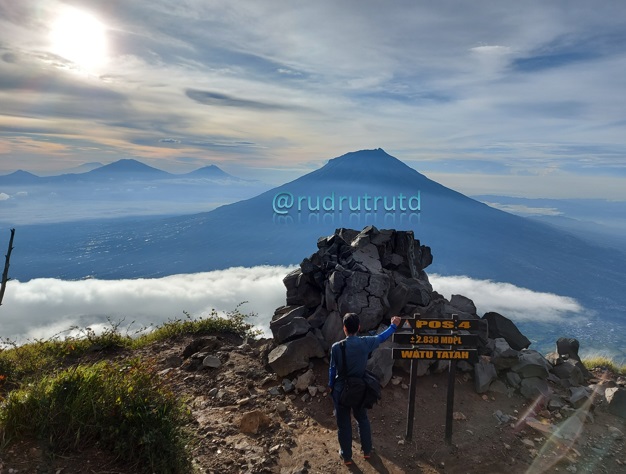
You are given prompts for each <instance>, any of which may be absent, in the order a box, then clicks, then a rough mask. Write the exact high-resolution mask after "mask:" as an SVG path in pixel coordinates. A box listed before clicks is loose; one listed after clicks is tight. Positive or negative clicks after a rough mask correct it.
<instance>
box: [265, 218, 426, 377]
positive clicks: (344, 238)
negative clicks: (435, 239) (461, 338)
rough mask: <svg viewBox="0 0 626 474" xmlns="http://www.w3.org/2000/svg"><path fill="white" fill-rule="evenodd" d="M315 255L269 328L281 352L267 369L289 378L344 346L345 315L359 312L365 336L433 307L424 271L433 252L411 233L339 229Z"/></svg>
mask: <svg viewBox="0 0 626 474" xmlns="http://www.w3.org/2000/svg"><path fill="white" fill-rule="evenodd" d="M317 247H318V249H319V250H318V251H317V252H316V253H314V254H313V255H311V256H310V257H309V258H305V259H304V260H303V261H302V263H301V264H300V268H298V269H297V270H295V271H293V272H292V273H290V274H289V275H287V276H286V277H285V278H284V280H283V282H284V284H285V286H286V288H287V304H286V306H282V307H280V308H278V309H277V310H276V312H275V314H274V317H273V318H272V321H271V323H270V329H271V330H272V334H273V335H274V339H275V341H276V342H277V343H279V344H280V345H279V346H278V347H277V348H276V349H275V350H274V351H272V353H271V354H270V360H269V363H270V366H271V367H272V368H273V369H274V370H275V371H276V372H277V373H278V374H279V375H287V374H289V373H290V372H293V371H294V370H297V369H300V368H304V367H306V366H307V365H308V360H309V358H310V357H323V356H324V355H325V353H326V351H327V350H328V348H329V346H330V345H331V344H333V343H334V342H336V341H338V340H340V339H342V338H343V337H344V336H343V330H342V316H343V315H344V314H345V313H348V312H352V313H357V314H358V315H359V317H360V320H361V330H362V331H371V330H376V329H377V328H378V327H379V325H380V324H381V323H382V322H384V321H388V320H389V318H390V317H391V316H392V315H395V314H405V315H409V314H413V313H415V312H416V310H417V309H418V307H419V308H424V307H426V306H428V305H429V303H430V302H431V299H432V296H431V295H433V290H432V287H431V285H430V283H429V282H428V277H427V275H426V273H425V272H424V268H426V267H427V266H428V265H430V263H431V262H432V255H431V252H430V248H429V247H426V246H423V245H420V242H419V240H415V238H414V236H413V232H411V231H395V230H380V231H379V230H378V229H376V227H373V226H369V227H366V228H365V229H363V231H362V232H358V231H356V230H352V229H338V230H337V231H336V232H335V233H334V234H333V235H331V236H329V237H324V238H321V239H319V241H318V242H317Z"/></svg>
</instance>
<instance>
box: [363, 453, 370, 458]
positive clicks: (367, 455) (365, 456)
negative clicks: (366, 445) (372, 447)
mask: <svg viewBox="0 0 626 474" xmlns="http://www.w3.org/2000/svg"><path fill="white" fill-rule="evenodd" d="M371 457H372V453H363V459H369V458H371Z"/></svg>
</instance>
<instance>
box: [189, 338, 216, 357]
mask: <svg viewBox="0 0 626 474" xmlns="http://www.w3.org/2000/svg"><path fill="white" fill-rule="evenodd" d="M221 345H222V343H221V341H220V340H219V339H218V338H217V337H215V336H209V337H204V338H201V339H194V340H193V341H191V342H190V343H189V344H187V346H186V347H185V349H183V358H184V359H186V358H187V357H190V356H192V355H193V354H195V353H196V352H201V351H202V352H210V351H213V350H216V349H218V348H219V347H221Z"/></svg>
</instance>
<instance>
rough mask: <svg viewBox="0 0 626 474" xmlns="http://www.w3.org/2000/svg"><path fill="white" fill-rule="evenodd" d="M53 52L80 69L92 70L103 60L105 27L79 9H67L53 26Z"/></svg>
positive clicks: (105, 46) (51, 33)
mask: <svg viewBox="0 0 626 474" xmlns="http://www.w3.org/2000/svg"><path fill="white" fill-rule="evenodd" d="M50 42H51V47H52V51H53V52H54V53H55V54H57V55H59V56H61V57H63V58H65V59H68V60H69V61H72V62H73V63H74V64H75V65H76V66H77V67H79V68H81V69H86V70H91V69H95V68H97V67H99V66H101V65H102V64H104V62H105V60H106V53H107V41H106V29H105V27H104V24H102V22H100V21H99V20H98V19H97V18H96V17H95V16H93V15H91V14H90V13H87V12H85V11H82V10H78V9H75V8H68V9H67V10H65V11H63V12H62V13H61V14H60V15H59V17H58V18H57V19H56V21H55V22H54V23H53V24H52V27H51V31H50Z"/></svg>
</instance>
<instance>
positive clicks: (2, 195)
mask: <svg viewBox="0 0 626 474" xmlns="http://www.w3.org/2000/svg"><path fill="white" fill-rule="evenodd" d="M7 199H11V196H9V195H8V194H7V193H0V201H6V200H7Z"/></svg>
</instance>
